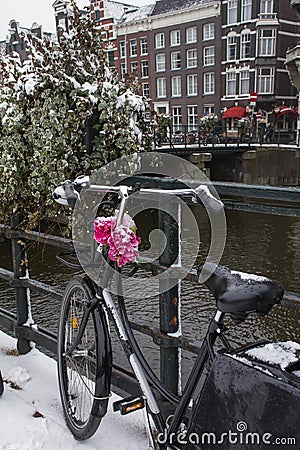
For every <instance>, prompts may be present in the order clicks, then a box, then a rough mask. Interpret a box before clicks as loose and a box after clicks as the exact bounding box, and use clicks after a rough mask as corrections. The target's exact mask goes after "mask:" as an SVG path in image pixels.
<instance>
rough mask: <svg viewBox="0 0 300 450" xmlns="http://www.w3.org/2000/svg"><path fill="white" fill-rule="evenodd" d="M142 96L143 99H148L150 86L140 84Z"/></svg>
mask: <svg viewBox="0 0 300 450" xmlns="http://www.w3.org/2000/svg"><path fill="white" fill-rule="evenodd" d="M142 94H143V97H145V98H150V84H149V83H142Z"/></svg>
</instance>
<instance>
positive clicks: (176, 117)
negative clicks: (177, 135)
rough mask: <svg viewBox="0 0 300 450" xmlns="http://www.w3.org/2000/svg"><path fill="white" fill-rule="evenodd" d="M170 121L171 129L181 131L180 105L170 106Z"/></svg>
mask: <svg viewBox="0 0 300 450" xmlns="http://www.w3.org/2000/svg"><path fill="white" fill-rule="evenodd" d="M172 122H173V131H174V132H176V131H182V107H181V106H173V107H172Z"/></svg>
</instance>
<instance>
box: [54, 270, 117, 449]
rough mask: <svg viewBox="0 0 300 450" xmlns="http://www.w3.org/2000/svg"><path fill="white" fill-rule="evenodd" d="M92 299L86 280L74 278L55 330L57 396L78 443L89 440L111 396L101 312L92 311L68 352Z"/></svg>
mask: <svg viewBox="0 0 300 450" xmlns="http://www.w3.org/2000/svg"><path fill="white" fill-rule="evenodd" d="M91 298H93V294H92V291H91V289H90V288H89V287H88V285H87V284H86V283H85V281H84V280H82V279H79V278H73V279H72V280H71V281H70V282H69V284H68V285H67V287H66V290H65V293H64V296H63V301H62V306H61V313H60V320H59V328H58V380H59V389H60V396H61V400H62V405H63V410H64V415H65V419H66V422H67V425H68V427H69V428H70V430H71V432H72V433H73V435H74V437H75V438H76V439H78V440H85V439H88V438H90V437H91V436H92V435H93V434H94V433H95V432H96V431H97V429H98V427H99V424H100V422H101V419H102V417H103V416H104V415H105V414H106V411H107V404H108V397H109V393H110V374H111V350H110V339H109V335H108V329H107V325H106V321H105V317H104V312H103V311H102V310H101V309H99V308H98V307H96V308H94V309H93V310H92V311H91V313H90V314H89V317H88V319H87V323H86V326H85V329H84V332H83V336H82V338H81V340H80V342H79V344H78V345H77V346H76V348H75V349H74V351H72V352H71V353H67V352H68V349H70V347H71V346H72V345H73V343H74V342H75V339H76V336H77V334H78V331H79V327H80V323H81V321H82V319H83V316H84V312H85V310H86V307H87V304H88V303H89V301H90V300H91Z"/></svg>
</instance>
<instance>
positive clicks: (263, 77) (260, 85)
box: [256, 67, 275, 94]
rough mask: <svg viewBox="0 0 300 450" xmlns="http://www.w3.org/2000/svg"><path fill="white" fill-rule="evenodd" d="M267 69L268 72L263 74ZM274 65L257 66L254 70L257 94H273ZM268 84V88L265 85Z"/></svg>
mask: <svg viewBox="0 0 300 450" xmlns="http://www.w3.org/2000/svg"><path fill="white" fill-rule="evenodd" d="M264 70H265V71H266V70H268V71H269V74H266V73H265V74H263V73H262V72H263V71H264ZM274 74H275V71H274V67H259V68H257V70H256V86H257V88H256V92H257V93H258V94H274ZM268 85H269V89H268V88H267V86H268Z"/></svg>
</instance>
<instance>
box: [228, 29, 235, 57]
mask: <svg viewBox="0 0 300 450" xmlns="http://www.w3.org/2000/svg"><path fill="white" fill-rule="evenodd" d="M236 46H237V39H236V34H230V35H228V36H227V61H236V54H237V52H236V48H237V47H236Z"/></svg>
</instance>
